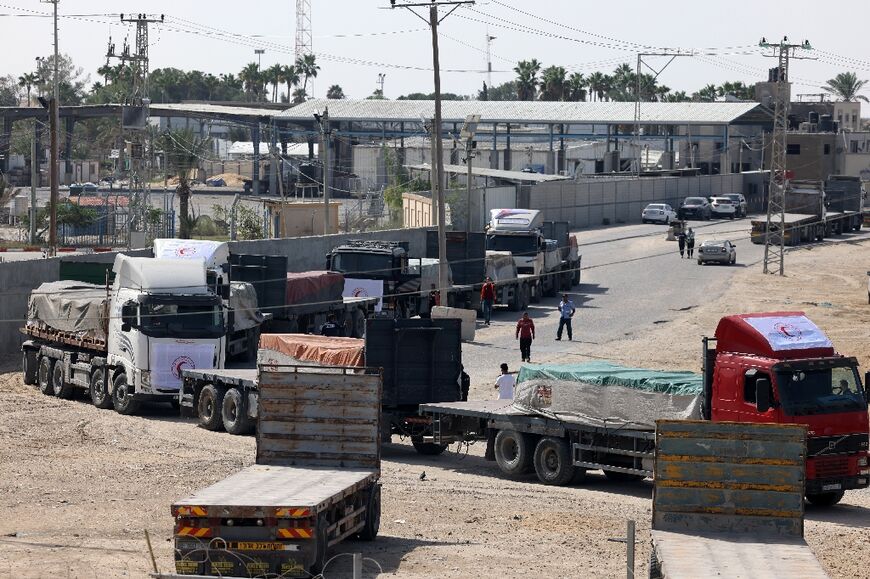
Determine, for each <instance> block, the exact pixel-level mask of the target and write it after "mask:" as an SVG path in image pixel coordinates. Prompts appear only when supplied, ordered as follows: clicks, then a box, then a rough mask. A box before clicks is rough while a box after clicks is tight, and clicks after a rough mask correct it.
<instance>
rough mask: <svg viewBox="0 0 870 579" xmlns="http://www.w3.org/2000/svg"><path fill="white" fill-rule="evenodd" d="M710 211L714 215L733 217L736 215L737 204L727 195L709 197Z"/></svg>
mask: <svg viewBox="0 0 870 579" xmlns="http://www.w3.org/2000/svg"><path fill="white" fill-rule="evenodd" d="M710 211H711V212H712V213H713V215H714V216H715V217H727V218H728V219H734V217H735V216H736V215H737V206H736V205H734V202H733V201H731V199H729V198H728V197H710Z"/></svg>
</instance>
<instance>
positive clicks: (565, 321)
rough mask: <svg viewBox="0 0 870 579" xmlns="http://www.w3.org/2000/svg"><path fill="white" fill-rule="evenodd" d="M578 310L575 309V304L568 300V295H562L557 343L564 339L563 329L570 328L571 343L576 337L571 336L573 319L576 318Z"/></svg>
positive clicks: (569, 339)
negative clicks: (575, 314) (575, 313)
mask: <svg viewBox="0 0 870 579" xmlns="http://www.w3.org/2000/svg"><path fill="white" fill-rule="evenodd" d="M576 311H577V308H575V307H574V302H572V301H571V300H570V299H568V294H562V301H561V302H559V329H558V330H557V331H556V341H559V340H561V339H562V328H568V341H569V342H570V341H571V340H572V339H573V337H574V336H572V335H571V318H573V317H574V312H576Z"/></svg>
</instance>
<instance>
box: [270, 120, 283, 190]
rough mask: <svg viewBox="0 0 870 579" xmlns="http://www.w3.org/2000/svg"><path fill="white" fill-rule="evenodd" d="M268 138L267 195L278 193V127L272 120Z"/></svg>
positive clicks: (279, 163) (279, 165)
mask: <svg viewBox="0 0 870 579" xmlns="http://www.w3.org/2000/svg"><path fill="white" fill-rule="evenodd" d="M270 128H271V131H270V135H269V137H270V139H269V195H278V194H279V193H280V191H281V190H280V189H279V187H278V175H279V173H280V170H281V169H280V167H281V162H280V161H279V159H278V155H277V154H276V153H277V152H278V127H276V126H275V122H274V121H272V126H271V127H270Z"/></svg>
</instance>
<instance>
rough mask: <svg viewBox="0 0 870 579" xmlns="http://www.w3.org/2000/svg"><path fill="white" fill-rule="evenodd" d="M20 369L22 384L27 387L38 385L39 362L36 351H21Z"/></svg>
mask: <svg viewBox="0 0 870 579" xmlns="http://www.w3.org/2000/svg"><path fill="white" fill-rule="evenodd" d="M21 369H22V373H23V374H24V383H25V384H27V385H28V386H33V385H35V384H39V362H38V361H37V355H36V350H30V349H27V350H22V352H21Z"/></svg>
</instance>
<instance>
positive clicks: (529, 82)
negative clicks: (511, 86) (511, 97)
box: [514, 58, 541, 101]
mask: <svg viewBox="0 0 870 579" xmlns="http://www.w3.org/2000/svg"><path fill="white" fill-rule="evenodd" d="M540 70H541V63H540V62H538V60H537V59H536V58H533V59H532V60H521V61H519V62H518V63H517V65H516V66H515V67H514V72H516V73H517V98H518V99H519V100H521V101H531V100H535V92H536V90H537V88H538V72H540Z"/></svg>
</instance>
